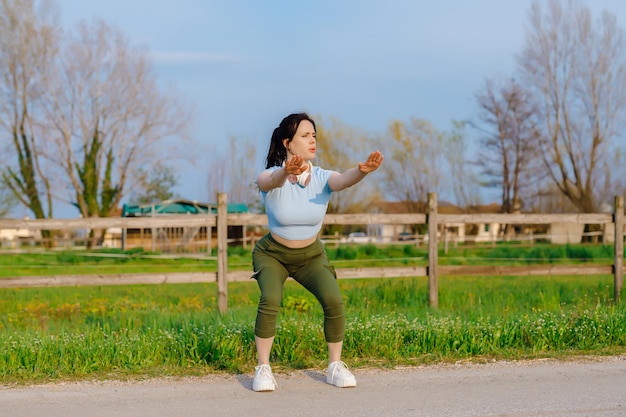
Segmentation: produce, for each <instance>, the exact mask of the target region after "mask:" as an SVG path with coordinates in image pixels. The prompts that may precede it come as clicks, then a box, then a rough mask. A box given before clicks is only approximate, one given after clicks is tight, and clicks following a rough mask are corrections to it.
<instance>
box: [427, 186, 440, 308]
mask: <svg viewBox="0 0 626 417" xmlns="http://www.w3.org/2000/svg"><path fill="white" fill-rule="evenodd" d="M426 222H427V223H428V302H429V304H430V306H431V307H434V308H437V307H439V288H438V284H437V265H438V264H439V261H438V246H439V244H438V241H437V229H438V228H439V227H438V223H437V193H428V213H426Z"/></svg>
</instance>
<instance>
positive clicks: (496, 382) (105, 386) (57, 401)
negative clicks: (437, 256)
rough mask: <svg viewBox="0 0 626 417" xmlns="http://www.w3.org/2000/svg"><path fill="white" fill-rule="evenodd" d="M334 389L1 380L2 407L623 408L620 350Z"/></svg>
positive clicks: (453, 412)
mask: <svg viewBox="0 0 626 417" xmlns="http://www.w3.org/2000/svg"><path fill="white" fill-rule="evenodd" d="M355 375H356V376H357V380H358V384H359V385H358V387H356V388H348V389H338V388H334V387H332V386H330V385H327V384H326V383H325V382H324V375H323V373H322V372H318V371H313V370H312V371H299V372H294V373H291V374H288V375H287V374H278V375H276V379H277V381H278V385H279V388H278V390H277V391H275V392H272V393H255V392H253V391H252V390H251V384H252V381H251V375H239V376H211V377H206V378H201V379H176V380H167V379H158V380H150V381H143V382H133V383H126V382H115V381H112V382H102V383H71V384H56V385H45V386H33V387H20V388H6V387H5V388H0V416H3V417H4V416H6V417H42V416H46V417H105V416H106V417H109V416H110V417H144V416H145V417H165V416H176V417H196V416H198V417H199V416H226V417H244V416H245V417H257V416H272V417H287V416H289V417H300V416H301V417H304V416H315V417H323V416H376V417H382V416H393V417H403V416H431V417H439V416H441V417H444V416H445V417H451V416H454V417H470V416H471V417H474V416H499V417H501V416H519V417H521V416H523V417H535V416H537V417H539V416H542V417H544V416H556V417H560V416H567V417H569V416H573V417H579V416H592V417H618V416H619V417H624V416H626V393H625V391H624V387H625V386H626V356H619V357H607V358H583V359H580V360H576V361H567V362H558V361H553V360H539V361H519V362H497V363H490V364H483V365H475V364H464V365H449V366H428V367H419V368H404V369H396V370H362V369H358V370H355Z"/></svg>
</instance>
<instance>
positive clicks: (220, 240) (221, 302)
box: [217, 193, 228, 313]
mask: <svg viewBox="0 0 626 417" xmlns="http://www.w3.org/2000/svg"><path fill="white" fill-rule="evenodd" d="M227 216H228V207H227V204H226V194H225V193H218V194H217V305H218V308H219V311H220V313H226V310H227V309H228V285H227V283H226V279H227V275H228V225H227Z"/></svg>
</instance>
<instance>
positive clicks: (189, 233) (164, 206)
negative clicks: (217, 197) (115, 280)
mask: <svg viewBox="0 0 626 417" xmlns="http://www.w3.org/2000/svg"><path fill="white" fill-rule="evenodd" d="M227 212H228V213H229V214H230V213H247V212H248V207H247V206H246V205H245V204H228V205H227ZM208 214H212V215H213V214H217V204H208V203H199V202H197V201H190V200H167V201H162V202H159V203H155V204H144V205H129V204H125V205H124V206H123V207H122V212H121V216H122V217H157V216H159V217H161V216H171V215H179V216H180V215H190V216H201V215H208ZM243 236H244V231H243V226H228V238H229V239H232V240H234V241H237V240H238V239H242V238H243ZM214 237H216V230H211V233H210V234H208V233H207V227H206V226H201V227H200V226H199V227H161V228H142V229H126V230H122V229H121V228H111V229H109V230H107V234H106V235H105V239H104V243H103V246H105V247H113V248H122V249H132V248H143V249H145V250H148V251H159V252H167V253H178V252H194V253H195V252H206V251H207V250H208V249H210V248H212V247H214V246H215V245H216V244H217V240H216V239H214Z"/></svg>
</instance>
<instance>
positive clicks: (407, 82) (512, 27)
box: [57, 0, 626, 200]
mask: <svg viewBox="0 0 626 417" xmlns="http://www.w3.org/2000/svg"><path fill="white" fill-rule="evenodd" d="M57 1H58V5H59V8H60V17H61V21H62V23H63V25H64V26H66V27H68V28H69V27H72V26H73V25H74V24H75V23H76V22H78V21H79V20H82V19H86V20H90V19H91V18H93V17H98V18H102V19H104V20H105V21H107V22H109V23H110V24H113V25H115V26H117V27H118V28H119V29H121V30H122V31H123V32H124V33H126V34H127V36H128V37H129V39H130V40H131V42H132V43H133V44H134V45H138V46H145V47H146V48H148V49H149V50H150V52H151V56H152V58H153V60H154V64H155V69H156V72H157V74H158V77H159V79H160V80H161V82H162V83H163V84H164V85H168V86H170V87H171V88H174V89H175V90H176V91H177V92H178V93H179V94H180V95H181V96H182V97H184V98H185V99H187V100H189V101H190V102H191V103H193V105H194V106H195V112H196V123H195V125H194V126H193V129H192V134H193V137H194V141H195V146H197V148H198V152H197V154H199V155H202V154H203V153H206V152H210V150H211V148H213V147H215V146H219V144H220V143H225V142H226V141H227V140H228V138H229V137H230V136H233V135H234V136H238V137H244V138H249V139H252V140H255V141H256V142H257V143H258V145H259V154H262V156H264V155H265V152H266V149H267V143H268V141H269V137H270V135H271V132H272V130H273V128H274V127H275V126H276V125H277V123H278V122H279V121H280V119H281V118H282V117H284V116H285V115H287V114H289V113H291V112H293V111H308V112H310V113H311V114H315V115H321V116H323V117H324V118H329V117H334V118H337V119H339V120H341V121H342V122H344V123H346V124H348V125H350V126H353V127H355V128H358V129H363V130H365V131H368V132H372V133H373V134H375V133H380V132H383V131H384V130H385V129H386V127H387V125H388V123H389V122H390V121H391V120H393V119H400V120H408V119H409V118H410V117H412V116H415V117H419V118H422V119H427V120H430V121H431V122H432V123H433V124H434V125H435V126H436V127H437V128H439V129H441V130H448V129H450V128H451V121H452V120H453V119H456V120H462V119H467V118H471V117H475V116H476V113H477V108H476V105H475V100H474V96H475V94H476V92H477V91H478V90H479V89H480V88H481V87H482V85H483V82H484V80H485V78H492V77H498V76H510V75H511V74H512V72H513V70H514V67H515V56H516V54H517V53H518V52H520V51H521V48H522V46H523V42H524V30H525V29H524V28H525V25H526V24H527V14H528V11H529V9H530V5H531V3H532V1H531V0H445V1H444V0H442V1H433V0H414V1H410V0H387V1H382V0H380V1H373V0H361V1H352V0H350V1H340V0H318V1H308V0H307V1H288V0H284V1H279V0H265V1H252V0H248V1H242V0H222V1H213V0H176V1H168V0H160V1H154V0H106V1H101V0H99V1H95V0H57ZM586 4H588V5H589V6H590V7H591V10H592V12H593V13H594V15H595V16H598V14H599V12H600V11H601V10H603V9H606V10H608V11H611V12H612V13H614V14H615V15H616V16H617V18H618V23H619V24H620V26H621V27H624V25H625V23H626V1H623V0H593V1H591V0H588V1H587V2H586ZM244 151H245V150H244ZM359 158H361V156H355V161H356V159H359ZM200 159H202V158H201V157H200ZM199 162H200V164H199V166H206V165H205V164H202V163H201V162H202V161H199ZM183 174H184V176H183V178H181V184H180V186H179V187H178V190H177V191H178V192H179V193H181V194H183V195H184V196H185V197H187V198H194V199H198V200H207V199H209V198H208V196H206V193H205V192H199V193H198V192H197V190H198V187H201V188H202V189H204V188H205V187H204V185H203V184H204V183H205V178H206V175H207V173H206V172H205V171H203V168H199V170H198V171H197V173H193V172H184V171H183ZM192 194H193V195H192Z"/></svg>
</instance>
